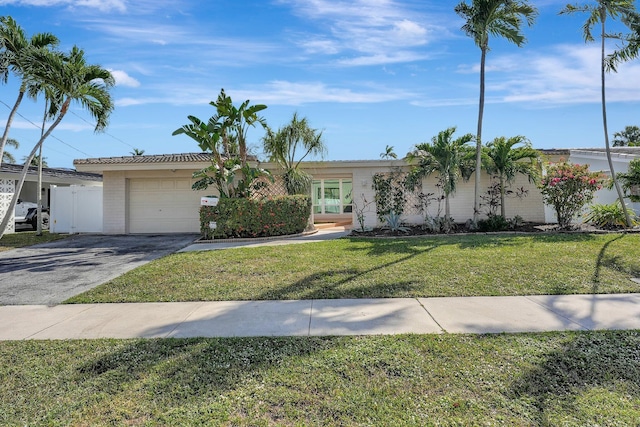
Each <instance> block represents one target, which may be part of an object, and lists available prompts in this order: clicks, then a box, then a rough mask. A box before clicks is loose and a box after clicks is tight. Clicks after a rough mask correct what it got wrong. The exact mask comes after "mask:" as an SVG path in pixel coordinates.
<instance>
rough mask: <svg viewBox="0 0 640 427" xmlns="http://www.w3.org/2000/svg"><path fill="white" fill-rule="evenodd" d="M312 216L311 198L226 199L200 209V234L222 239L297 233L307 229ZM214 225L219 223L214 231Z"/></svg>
mask: <svg viewBox="0 0 640 427" xmlns="http://www.w3.org/2000/svg"><path fill="white" fill-rule="evenodd" d="M310 215H311V199H310V198H309V196H281V197H273V198H269V199H264V200H252V199H246V198H224V199H220V201H219V202H218V205H217V206H201V207H200V231H201V232H202V235H203V236H204V237H205V238H211V237H214V238H218V239H219V238H222V239H225V238H233V237H268V236H282V235H286V234H296V233H300V232H302V231H303V230H304V229H305V227H306V226H307V221H308V220H309V216H310ZM210 222H215V223H216V228H215V229H214V230H211V229H210V228H209V223H210Z"/></svg>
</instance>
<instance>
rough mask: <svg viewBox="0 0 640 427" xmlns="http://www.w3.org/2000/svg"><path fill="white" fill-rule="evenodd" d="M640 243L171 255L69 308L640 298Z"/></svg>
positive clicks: (481, 239)
mask: <svg viewBox="0 0 640 427" xmlns="http://www.w3.org/2000/svg"><path fill="white" fill-rule="evenodd" d="M632 277H640V235H638V234H606V235H600V234H599V235H589V234H545V235H517V236H516V235H466V236H444V237H428V238H404V239H339V240H333V241H327V242H321V243H309V244H302V245H286V246H271V247H259V248H242V249H232V250H223V251H203V252H191V253H181V254H174V255H171V256H168V257H165V258H162V259H158V260H155V261H153V262H151V263H149V264H147V265H145V266H143V267H140V268H137V269H135V270H133V271H131V272H129V273H126V274H124V275H122V276H121V277H119V278H117V279H115V280H113V281H111V282H109V283H106V284H104V285H102V286H99V287H97V288H95V289H93V290H91V291H89V292H87V293H84V294H81V295H79V296H76V297H74V298H72V299H70V300H69V301H67V302H73V303H91V302H143V301H200V300H204V301H206V300H270V299H272V300H286V299H312V298H382V297H433V296H472V295H533V294H576V293H618V292H637V291H638V290H639V289H640V286H639V285H638V284H637V283H634V282H633V281H631V280H630V279H631V278H632Z"/></svg>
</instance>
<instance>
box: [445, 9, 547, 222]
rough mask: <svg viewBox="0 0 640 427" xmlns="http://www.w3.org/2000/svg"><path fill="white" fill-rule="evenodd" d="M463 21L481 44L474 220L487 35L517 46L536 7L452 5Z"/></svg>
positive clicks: (475, 204)
mask: <svg viewBox="0 0 640 427" xmlns="http://www.w3.org/2000/svg"><path fill="white" fill-rule="evenodd" d="M454 10H455V12H456V13H457V14H458V15H460V16H461V17H462V18H463V19H464V20H465V24H464V25H463V26H462V31H464V33H465V34H466V35H468V36H469V37H471V38H472V39H473V41H474V42H475V43H476V45H477V46H478V47H479V48H480V102H479V108H478V131H477V133H476V176H475V178H476V182H475V187H474V197H473V221H474V223H475V222H477V219H478V213H479V211H480V177H481V176H482V171H481V166H482V118H483V115H484V75H485V60H486V56H487V52H488V51H489V36H490V35H492V36H497V37H502V38H504V39H506V40H508V41H509V42H511V43H514V44H515V45H516V46H518V47H520V46H522V45H523V44H524V43H525V41H526V39H525V37H524V35H523V34H522V31H521V27H522V24H523V22H526V24H527V25H528V26H531V25H533V22H534V20H535V17H536V16H537V14H538V11H537V9H536V8H535V7H533V6H531V5H529V4H528V3H527V1H526V0H471V4H467V3H466V2H465V1H462V2H460V3H459V4H458V5H457V6H456V7H455V9H454Z"/></svg>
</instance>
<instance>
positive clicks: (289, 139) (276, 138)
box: [262, 113, 327, 194]
mask: <svg viewBox="0 0 640 427" xmlns="http://www.w3.org/2000/svg"><path fill="white" fill-rule="evenodd" d="M262 142H263V147H264V152H265V153H266V154H268V155H269V160H270V161H272V162H275V163H277V164H278V165H279V166H280V167H282V169H284V175H283V177H284V183H285V187H286V189H287V193H288V194H308V193H309V190H310V187H311V181H312V177H311V175H309V174H308V173H306V172H305V171H303V170H300V169H299V168H298V167H299V166H300V162H302V161H303V160H304V159H305V158H307V156H309V155H311V156H320V157H324V155H325V153H326V152H327V147H326V145H325V144H324V141H323V140H322V131H320V132H318V131H317V130H316V129H312V128H311V127H310V126H309V123H308V121H307V118H306V117H303V118H302V119H298V113H293V117H292V118H291V122H290V123H289V124H287V125H286V126H283V127H281V128H280V129H278V131H277V132H275V133H274V132H272V131H270V130H269V131H268V132H267V135H266V136H265V137H264V139H263V141H262Z"/></svg>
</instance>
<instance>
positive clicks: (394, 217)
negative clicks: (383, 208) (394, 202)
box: [383, 211, 410, 233]
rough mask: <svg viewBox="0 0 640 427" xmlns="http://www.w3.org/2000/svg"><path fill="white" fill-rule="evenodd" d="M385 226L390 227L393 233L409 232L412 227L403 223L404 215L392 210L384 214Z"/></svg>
mask: <svg viewBox="0 0 640 427" xmlns="http://www.w3.org/2000/svg"><path fill="white" fill-rule="evenodd" d="M383 228H387V229H389V231H391V232H393V233H398V232H403V233H408V232H409V230H410V228H409V227H405V226H404V225H402V215H400V214H398V213H396V212H395V211H391V212H389V213H388V214H386V215H385V216H384V225H383Z"/></svg>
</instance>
